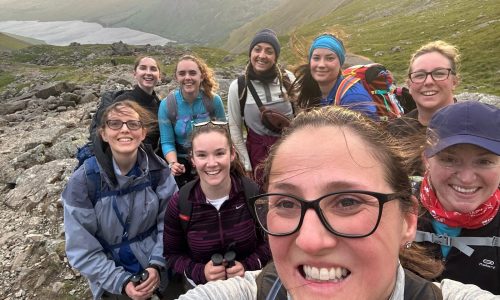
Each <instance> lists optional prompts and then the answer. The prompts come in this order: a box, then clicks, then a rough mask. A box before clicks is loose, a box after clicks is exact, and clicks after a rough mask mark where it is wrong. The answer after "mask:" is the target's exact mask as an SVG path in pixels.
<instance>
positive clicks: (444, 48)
mask: <svg viewBox="0 0 500 300" xmlns="http://www.w3.org/2000/svg"><path fill="white" fill-rule="evenodd" d="M431 52H437V53H439V54H441V55H443V56H444V57H446V58H447V59H448V60H449V62H450V66H451V70H452V71H453V74H455V76H456V77H457V78H460V75H459V71H460V52H459V51H458V48H457V47H456V46H454V45H451V44H449V43H447V42H445V41H433V42H430V43H427V44H425V45H423V46H422V47H420V48H419V49H418V50H417V51H415V53H413V55H412V56H411V59H410V64H409V66H408V74H409V73H411V72H412V65H413V63H414V62H415V59H417V58H418V57H419V56H422V55H424V54H427V53H431Z"/></svg>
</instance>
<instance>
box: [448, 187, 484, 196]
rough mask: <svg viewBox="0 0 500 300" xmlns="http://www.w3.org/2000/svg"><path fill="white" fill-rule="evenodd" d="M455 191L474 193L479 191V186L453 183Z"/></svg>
mask: <svg viewBox="0 0 500 300" xmlns="http://www.w3.org/2000/svg"><path fill="white" fill-rule="evenodd" d="M451 187H452V188H453V189H454V190H455V191H457V192H460V193H464V194H472V193H474V192H475V191H477V189H478V188H470V189H468V188H464V187H461V186H458V185H452V186H451Z"/></svg>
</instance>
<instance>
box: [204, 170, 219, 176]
mask: <svg viewBox="0 0 500 300" xmlns="http://www.w3.org/2000/svg"><path fill="white" fill-rule="evenodd" d="M219 172H220V170H217V171H206V172H205V173H207V174H208V175H217V174H219Z"/></svg>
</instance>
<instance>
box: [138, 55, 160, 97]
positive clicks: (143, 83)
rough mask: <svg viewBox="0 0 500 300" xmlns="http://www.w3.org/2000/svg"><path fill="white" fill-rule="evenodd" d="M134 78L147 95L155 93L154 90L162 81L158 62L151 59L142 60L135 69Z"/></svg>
mask: <svg viewBox="0 0 500 300" xmlns="http://www.w3.org/2000/svg"><path fill="white" fill-rule="evenodd" d="M134 78H135V80H136V81H137V85H139V87H140V88H141V89H143V90H144V91H145V92H146V93H148V94H151V93H153V88H154V87H155V86H156V83H157V82H158V80H160V69H159V68H158V64H157V63H156V61H155V60H154V59H152V58H150V57H144V58H143V59H141V60H140V61H139V62H138V64H137V66H136V67H135V70H134Z"/></svg>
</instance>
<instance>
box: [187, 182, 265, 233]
mask: <svg viewBox="0 0 500 300" xmlns="http://www.w3.org/2000/svg"><path fill="white" fill-rule="evenodd" d="M196 183H198V180H191V181H190V182H188V183H186V184H185V185H183V186H182V187H181V188H180V190H179V202H178V208H179V220H180V221H181V226H182V230H183V231H184V232H187V229H188V227H189V222H190V221H191V213H192V212H193V203H192V202H191V201H189V194H191V190H192V189H193V187H194V186H195V185H196ZM241 183H242V186H243V192H244V193H245V199H246V201H247V204H248V199H250V198H251V197H253V196H255V195H258V194H259V192H260V189H259V186H258V185H257V184H256V183H255V182H253V181H252V180H250V179H249V178H247V177H245V176H242V177H241ZM247 207H248V210H249V211H250V215H252V217H254V215H255V213H254V212H252V210H251V209H250V207H249V206H248V205H247ZM254 220H255V217H254Z"/></svg>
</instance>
